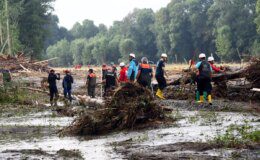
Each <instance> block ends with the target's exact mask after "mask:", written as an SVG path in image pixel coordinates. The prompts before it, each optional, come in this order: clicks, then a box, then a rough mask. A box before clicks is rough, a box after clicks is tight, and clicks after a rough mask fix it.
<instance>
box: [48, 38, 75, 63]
mask: <svg viewBox="0 0 260 160" xmlns="http://www.w3.org/2000/svg"><path fill="white" fill-rule="evenodd" d="M47 55H48V56H49V57H58V59H57V60H55V61H53V62H52V65H54V66H71V65H72V64H73V57H72V54H71V52H70V43H69V42H68V41H67V40H66V39H63V40H60V41H58V42H57V43H56V44H55V45H53V46H50V47H48V49H47Z"/></svg>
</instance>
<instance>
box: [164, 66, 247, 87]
mask: <svg viewBox="0 0 260 160" xmlns="http://www.w3.org/2000/svg"><path fill="white" fill-rule="evenodd" d="M244 73H245V70H244V69H242V70H238V71H235V72H225V73H219V74H213V75H212V79H211V80H212V82H219V81H224V80H232V79H236V78H242V77H244ZM194 74H195V75H194ZM195 78H196V73H194V72H191V73H189V74H187V75H186V76H183V77H180V78H178V79H176V80H174V81H172V82H170V83H169V84H168V85H181V84H188V83H193V82H195Z"/></svg>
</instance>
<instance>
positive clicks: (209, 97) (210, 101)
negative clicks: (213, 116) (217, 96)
mask: <svg viewBox="0 0 260 160" xmlns="http://www.w3.org/2000/svg"><path fill="white" fill-rule="evenodd" d="M208 102H209V104H210V105H212V97H211V95H210V94H209V95H208Z"/></svg>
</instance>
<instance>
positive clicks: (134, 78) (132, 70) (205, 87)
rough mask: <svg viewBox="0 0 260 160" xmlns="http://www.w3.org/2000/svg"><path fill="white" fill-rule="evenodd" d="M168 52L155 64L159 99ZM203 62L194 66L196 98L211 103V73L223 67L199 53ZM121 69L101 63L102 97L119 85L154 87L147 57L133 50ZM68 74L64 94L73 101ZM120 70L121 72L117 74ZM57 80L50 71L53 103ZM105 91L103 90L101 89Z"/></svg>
mask: <svg viewBox="0 0 260 160" xmlns="http://www.w3.org/2000/svg"><path fill="white" fill-rule="evenodd" d="M167 58H168V57H167V54H165V53H163V54H161V57H160V60H159V61H158V62H157V64H156V70H155V79H156V80H157V82H158V89H157V92H156V96H157V97H159V98H160V99H165V98H164V96H163V90H164V88H165V87H166V86H167V82H166V78H168V75H167V73H166V72H165V64H166V63H167ZM199 59H200V61H199V62H198V63H197V64H196V65H195V66H194V68H196V69H197V70H198V72H197V77H196V83H197V91H196V99H197V102H198V103H203V102H204V100H205V99H207V100H208V102H209V104H212V97H211V90H212V86H211V74H212V72H213V71H215V72H223V70H221V69H220V68H217V67H216V66H214V58H213V57H209V58H208V61H206V55H205V54H204V53H201V54H200V55H199ZM119 66H120V71H119V72H118V71H117V67H116V65H114V64H111V65H106V64H103V65H102V76H101V78H102V84H101V85H102V86H103V88H104V93H102V92H101V94H102V95H103V96H108V95H109V93H110V91H112V90H114V89H116V88H117V87H118V86H120V85H124V84H125V83H129V82H130V83H135V82H137V83H138V84H139V85H141V86H143V87H146V88H148V89H152V91H153V86H152V84H151V82H152V79H153V77H154V73H153V68H152V66H151V65H150V64H149V60H148V58H147V57H143V58H141V62H140V63H138V61H137V60H136V56H135V54H134V53H131V54H129V64H128V65H126V64H125V63H124V62H121V63H120V64H119ZM64 72H65V77H64V78H63V81H62V86H63V89H64V97H65V98H67V99H68V100H69V101H70V102H71V101H72V96H71V89H72V83H73V82H74V81H73V77H72V76H71V73H70V71H68V70H65V71H64ZM118 73H119V74H118ZM56 80H60V74H55V71H54V70H51V71H50V73H49V76H48V83H49V89H50V102H51V105H57V99H58V89H57V85H56ZM86 85H87V95H88V96H90V97H91V98H95V89H96V86H97V76H96V74H95V72H94V70H93V69H92V68H90V69H89V70H88V75H87V81H86ZM101 90H102V89H101Z"/></svg>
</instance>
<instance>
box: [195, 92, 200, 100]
mask: <svg viewBox="0 0 260 160" xmlns="http://www.w3.org/2000/svg"><path fill="white" fill-rule="evenodd" d="M195 100H196V101H199V100H200V92H199V91H198V90H197V91H196V96H195Z"/></svg>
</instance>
